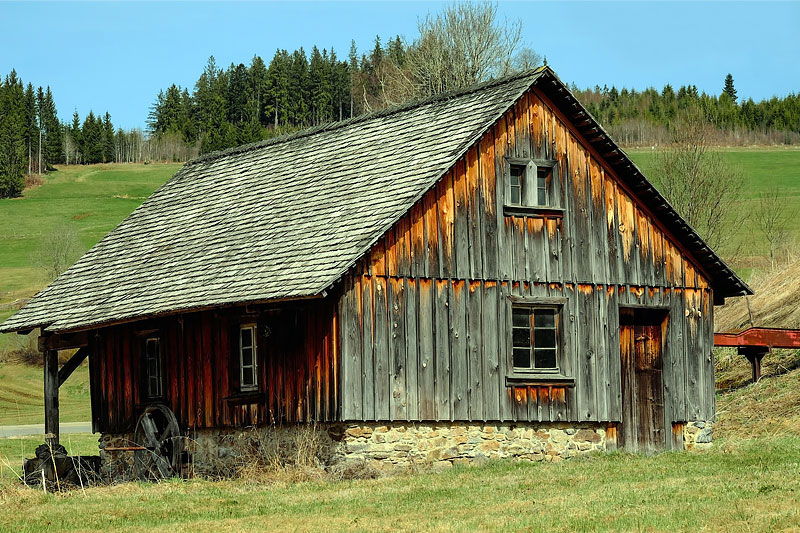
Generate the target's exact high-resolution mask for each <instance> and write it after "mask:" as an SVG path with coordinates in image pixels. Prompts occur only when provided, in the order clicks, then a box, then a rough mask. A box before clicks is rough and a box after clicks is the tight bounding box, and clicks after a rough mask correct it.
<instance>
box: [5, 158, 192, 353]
mask: <svg viewBox="0 0 800 533" xmlns="http://www.w3.org/2000/svg"><path fill="white" fill-rule="evenodd" d="M180 166H181V165H179V164H152V165H143V164H136V165H134V164H113V165H112V164H110V165H91V166H61V167H59V170H58V171H57V172H52V173H50V174H49V175H47V176H46V177H45V183H44V184H43V185H41V186H39V187H35V188H33V189H29V190H27V191H25V194H24V195H23V196H22V197H21V198H14V199H5V200H0V320H4V319H5V318H7V317H9V316H11V314H12V313H13V312H14V311H13V310H12V309H4V308H3V307H4V305H6V306H7V305H8V304H10V303H11V302H14V301H15V300H17V299H18V298H29V297H31V296H33V294H35V293H36V292H37V291H38V290H40V289H42V288H43V287H44V286H45V285H46V284H47V281H48V280H47V279H46V277H45V274H44V270H43V269H42V268H40V267H38V266H37V265H36V255H37V253H38V252H39V250H40V248H41V247H42V241H43V238H44V237H45V236H46V235H48V234H49V233H51V232H53V231H56V230H58V229H61V228H69V229H70V230H71V231H73V232H74V233H75V234H77V238H78V240H79V241H80V245H79V247H80V248H81V249H80V250H77V254H76V256H75V259H77V256H79V255H80V253H82V252H84V251H86V250H88V249H89V248H90V247H91V246H92V245H94V244H95V243H96V242H97V241H99V240H100V238H102V237H103V236H104V235H105V234H106V233H108V232H109V231H111V230H112V229H113V228H114V226H116V225H117V224H119V222H121V221H122V219H123V218H125V217H126V216H127V215H128V214H129V213H130V212H131V211H133V210H134V209H135V208H136V207H137V206H138V205H139V204H141V203H142V202H143V201H144V199H145V198H147V197H148V196H149V195H150V194H151V193H152V192H153V191H154V190H156V188H158V187H159V186H160V185H162V184H163V183H164V182H166V181H167V179H169V178H170V176H172V174H174V173H175V172H176V171H177V170H178V169H179V168H180ZM11 342H12V341H11V339H10V338H9V337H8V336H2V335H0V352H2V351H3V350H4V349H6V348H8V347H9V344H10V343H11Z"/></svg>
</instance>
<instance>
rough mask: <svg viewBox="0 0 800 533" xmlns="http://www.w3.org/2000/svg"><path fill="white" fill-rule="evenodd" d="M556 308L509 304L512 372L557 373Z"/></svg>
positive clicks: (557, 316) (558, 324)
mask: <svg viewBox="0 0 800 533" xmlns="http://www.w3.org/2000/svg"><path fill="white" fill-rule="evenodd" d="M560 311H561V309H560V307H557V306H543V305H514V306H512V308H511V329H512V331H511V337H512V339H511V345H512V350H513V359H514V371H515V372H521V373H546V374H558V373H559V372H560V364H559V359H560V355H561V354H560V352H561V348H560V347H561V339H560V337H561V331H560V330H561V324H560V322H561V313H560Z"/></svg>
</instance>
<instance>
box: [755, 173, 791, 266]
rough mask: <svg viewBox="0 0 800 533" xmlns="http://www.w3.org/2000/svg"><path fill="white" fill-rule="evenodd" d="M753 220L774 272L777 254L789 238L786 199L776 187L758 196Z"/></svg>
mask: <svg viewBox="0 0 800 533" xmlns="http://www.w3.org/2000/svg"><path fill="white" fill-rule="evenodd" d="M753 219H754V221H755V223H756V225H757V226H758V229H759V231H760V232H761V234H763V236H764V239H765V240H766V241H767V245H768V246H769V263H770V267H771V268H772V270H775V262H776V256H777V252H778V250H779V249H780V248H781V247H782V246H784V245H785V244H786V243H787V241H788V238H789V219H788V217H787V213H786V199H785V197H784V195H783V193H782V192H781V191H780V189H779V188H778V187H772V188H770V189H769V190H767V191H765V192H762V193H761V194H760V195H759V197H758V205H757V206H756V208H755V209H754V210H753Z"/></svg>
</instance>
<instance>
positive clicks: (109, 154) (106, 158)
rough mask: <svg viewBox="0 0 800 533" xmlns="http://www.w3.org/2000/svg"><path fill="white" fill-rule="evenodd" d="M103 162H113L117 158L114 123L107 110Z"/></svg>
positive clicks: (104, 120) (104, 117) (104, 127)
mask: <svg viewBox="0 0 800 533" xmlns="http://www.w3.org/2000/svg"><path fill="white" fill-rule="evenodd" d="M102 143H103V162H105V163H111V162H113V161H114V160H115V157H114V156H115V155H116V149H115V148H116V147H115V145H114V125H113V124H112V123H111V115H110V114H109V113H108V111H106V114H105V115H103V140H102Z"/></svg>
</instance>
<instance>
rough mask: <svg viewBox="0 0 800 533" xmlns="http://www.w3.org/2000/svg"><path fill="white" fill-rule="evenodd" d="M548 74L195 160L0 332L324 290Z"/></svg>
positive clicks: (79, 325)
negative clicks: (541, 77)
mask: <svg viewBox="0 0 800 533" xmlns="http://www.w3.org/2000/svg"><path fill="white" fill-rule="evenodd" d="M540 72H541V71H536V72H528V73H525V74H523V75H519V76H515V77H512V78H508V79H504V80H502V81H497V82H491V83H487V84H484V85H481V86H477V87H475V88H473V89H471V90H468V91H463V92H460V93H457V94H451V95H445V96H443V97H439V98H435V99H431V100H428V101H423V102H418V103H416V104H413V105H409V106H405V107H401V108H397V109H393V110H390V111H387V112H384V113H378V114H376V115H370V116H366V117H362V118H356V119H353V120H350V121H346V122H343V123H335V124H332V125H330V126H327V127H322V128H317V129H314V130H309V131H306V132H302V133H299V134H297V135H293V136H290V137H287V138H284V139H277V140H271V141H266V142H262V143H256V144H252V145H248V146H243V147H239V148H235V149H232V150H227V151H224V152H219V153H215V154H209V155H207V156H204V157H201V158H199V159H196V160H194V161H191V162H189V163H187V164H186V165H185V166H184V167H183V168H181V170H179V171H178V172H177V173H176V174H175V176H173V177H172V179H170V180H169V181H168V182H167V183H166V184H165V185H164V186H162V187H161V188H160V189H158V190H157V191H156V192H155V193H153V195H152V196H150V198H148V199H147V200H146V201H145V202H144V203H143V204H142V205H141V206H140V207H139V208H138V209H136V210H135V211H134V212H133V213H131V215H130V216H128V217H127V218H126V219H125V220H123V221H122V223H120V225H119V226H117V227H116V228H115V229H114V230H113V231H112V232H111V233H109V234H108V235H107V236H106V237H105V238H103V239H102V240H101V241H100V242H99V243H97V245H95V246H94V247H93V248H92V249H91V250H89V251H88V252H87V253H86V255H84V256H83V257H82V258H81V259H80V260H78V262H77V263H75V264H74V265H73V266H72V267H70V268H69V269H68V270H67V271H66V272H64V274H62V275H61V276H60V277H59V278H58V279H57V280H56V281H54V282H53V283H52V284H51V285H50V286H48V287H47V288H45V289H44V290H42V291H41V292H40V293H39V294H37V295H36V296H35V297H34V298H33V299H32V300H31V301H30V302H29V303H28V304H27V305H26V306H25V307H24V308H22V309H21V310H20V311H19V312H18V313H17V314H15V315H14V316H12V317H11V318H9V319H8V320H7V321H6V322H5V323H3V324H2V326H0V331H14V330H20V329H31V328H34V327H46V329H47V330H48V331H54V332H58V331H66V330H72V329H79V328H83V327H88V326H93V325H99V324H104V323H113V322H119V321H124V320H127V319H131V318H136V317H141V316H149V315H156V314H162V313H167V312H175V311H180V310H190V309H197V308H205V307H213V306H220V305H227V304H233V303H239V302H253V301H265V300H272V299H283V298H302V297H310V296H314V295H317V294H319V293H320V292H322V291H323V290H325V289H326V288H327V287H329V286H330V285H331V284H332V283H334V282H335V281H336V280H337V279H338V278H339V277H340V276H341V275H342V274H343V272H344V271H345V270H346V269H347V268H349V267H350V266H351V265H352V264H353V263H354V262H355V261H356V260H357V259H358V258H359V257H360V256H361V255H363V253H365V252H366V250H367V249H368V248H369V246H370V245H371V244H372V243H373V242H374V241H375V240H377V239H378V238H379V237H380V236H381V235H382V234H383V233H384V232H385V231H386V230H387V229H388V228H389V227H391V225H392V223H393V222H394V221H395V220H397V219H398V218H400V217H401V216H402V215H403V214H404V213H405V212H406V211H407V210H408V209H410V207H411V206H412V205H413V203H414V202H415V201H416V200H417V199H418V198H419V197H420V196H421V195H422V194H423V193H424V192H425V191H426V190H427V189H428V188H430V187H431V186H432V185H433V184H434V183H435V182H436V180H437V179H438V178H439V177H441V176H442V175H443V174H444V173H445V172H447V170H448V169H449V168H450V167H451V166H452V165H453V164H454V163H455V161H456V160H457V159H458V158H459V157H460V156H461V155H462V154H463V153H464V152H465V151H466V150H467V149H468V148H469V146H470V145H472V144H473V143H474V142H475V141H477V140H478V139H479V138H480V136H481V134H482V133H484V132H485V131H486V130H487V129H488V128H489V127H491V126H492V124H493V123H494V122H495V121H496V120H497V119H498V118H499V117H500V116H501V115H502V114H503V112H504V111H506V110H507V109H508V108H509V107H510V106H511V105H512V104H513V103H514V102H515V101H516V100H517V99H518V98H519V97H520V96H521V95H522V94H523V93H524V92H525V91H526V90H527V89H528V88H529V87H530V86H531V85H532V84H533V82H534V81H535V80H536V78H537V77H538V76H539V75H540Z"/></svg>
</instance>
